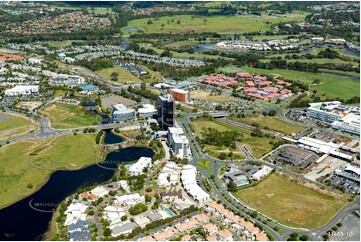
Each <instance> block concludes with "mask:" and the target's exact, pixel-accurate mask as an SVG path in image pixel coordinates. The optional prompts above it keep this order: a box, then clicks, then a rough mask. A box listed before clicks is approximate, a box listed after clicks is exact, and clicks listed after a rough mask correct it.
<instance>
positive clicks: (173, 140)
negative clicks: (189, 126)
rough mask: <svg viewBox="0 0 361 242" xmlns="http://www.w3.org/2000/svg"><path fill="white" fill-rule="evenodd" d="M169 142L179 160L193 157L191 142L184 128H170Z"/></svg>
mask: <svg viewBox="0 0 361 242" xmlns="http://www.w3.org/2000/svg"><path fill="white" fill-rule="evenodd" d="M168 142H169V144H170V146H171V148H172V150H173V153H174V154H175V155H176V156H177V158H188V157H190V156H191V155H192V153H191V149H190V146H189V140H188V139H187V137H186V136H185V134H184V132H183V129H182V128H176V127H169V128H168Z"/></svg>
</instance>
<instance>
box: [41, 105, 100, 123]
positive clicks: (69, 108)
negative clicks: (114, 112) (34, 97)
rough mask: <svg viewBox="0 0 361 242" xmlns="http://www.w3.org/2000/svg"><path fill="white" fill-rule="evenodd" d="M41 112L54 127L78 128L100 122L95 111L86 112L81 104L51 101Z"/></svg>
mask: <svg viewBox="0 0 361 242" xmlns="http://www.w3.org/2000/svg"><path fill="white" fill-rule="evenodd" d="M42 113H43V114H44V115H45V116H47V117H48V118H49V120H50V123H51V127H53V128H56V129H66V128H79V127H84V126H90V125H94V124H100V123H101V117H100V116H98V115H96V114H95V113H87V111H86V110H85V108H83V107H82V106H77V105H71V104H63V103H53V104H51V105H50V106H48V107H46V108H45V109H44V110H43V111H42Z"/></svg>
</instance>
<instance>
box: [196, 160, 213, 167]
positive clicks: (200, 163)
mask: <svg viewBox="0 0 361 242" xmlns="http://www.w3.org/2000/svg"><path fill="white" fill-rule="evenodd" d="M213 166H214V164H213V162H212V161H209V160H201V161H198V162H197V167H198V168H200V169H210V168H212V167H213Z"/></svg>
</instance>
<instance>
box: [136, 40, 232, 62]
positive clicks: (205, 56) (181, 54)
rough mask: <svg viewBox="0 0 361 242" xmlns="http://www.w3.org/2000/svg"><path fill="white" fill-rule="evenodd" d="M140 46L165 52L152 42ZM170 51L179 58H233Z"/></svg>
mask: <svg viewBox="0 0 361 242" xmlns="http://www.w3.org/2000/svg"><path fill="white" fill-rule="evenodd" d="M139 46H140V47H144V48H147V49H153V50H154V51H155V52H156V53H157V54H161V53H163V52H164V49H160V48H156V47H153V46H152V45H151V44H148V43H142V44H140V45H139ZM170 52H171V53H172V55H173V57H178V58H195V59H199V58H201V59H218V58H223V59H225V60H233V58H229V57H221V56H219V55H207V54H203V53H193V54H190V53H188V52H176V51H170Z"/></svg>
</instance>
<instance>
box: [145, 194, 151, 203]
mask: <svg viewBox="0 0 361 242" xmlns="http://www.w3.org/2000/svg"><path fill="white" fill-rule="evenodd" d="M150 201H152V197H151V196H150V195H148V194H146V195H145V202H146V203H149V202H150Z"/></svg>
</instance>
